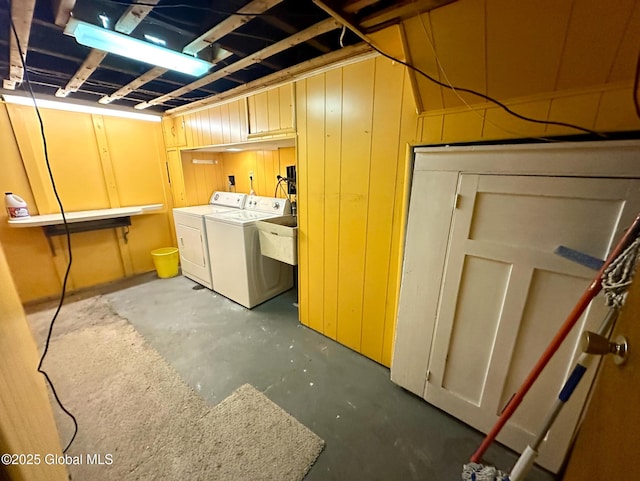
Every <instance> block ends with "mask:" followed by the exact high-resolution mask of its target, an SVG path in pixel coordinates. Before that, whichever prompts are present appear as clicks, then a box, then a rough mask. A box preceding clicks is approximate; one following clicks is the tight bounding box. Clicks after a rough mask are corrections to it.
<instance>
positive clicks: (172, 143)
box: [162, 116, 187, 147]
mask: <svg viewBox="0 0 640 481" xmlns="http://www.w3.org/2000/svg"><path fill="white" fill-rule="evenodd" d="M162 133H163V135H164V143H165V146H166V147H180V146H182V145H185V144H186V143H187V142H186V138H185V132H184V117H182V116H180V117H164V118H163V119H162Z"/></svg>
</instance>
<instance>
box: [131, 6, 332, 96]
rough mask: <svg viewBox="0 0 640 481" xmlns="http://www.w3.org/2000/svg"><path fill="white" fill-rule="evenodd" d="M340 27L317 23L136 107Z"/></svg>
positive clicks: (235, 70) (185, 89)
mask: <svg viewBox="0 0 640 481" xmlns="http://www.w3.org/2000/svg"><path fill="white" fill-rule="evenodd" d="M339 26H340V23H338V22H337V21H336V20H334V19H332V18H329V19H327V20H323V21H322V22H320V23H316V24H315V25H312V26H311V27H309V28H307V29H305V30H302V31H300V32H298V33H296V34H295V35H292V36H290V37H287V38H285V39H284V40H281V41H279V42H277V43H274V44H273V45H270V46H269V47H267V48H263V49H262V50H260V51H258V52H256V53H254V54H251V55H249V56H247V57H245V58H243V59H242V60H239V61H238V62H235V63H233V64H231V65H228V66H227V67H223V68H221V69H220V70H217V71H215V72H213V73H212V74H209V75H207V76H205V77H202V78H201V79H199V80H196V81H195V82H192V83H190V84H188V85H185V86H184V87H182V88H179V89H177V90H174V91H173V92H169V93H168V94H165V95H162V96H160V97H158V98H155V99H152V100H148V101H147V102H143V103H141V104H138V105H136V106H135V108H136V109H146V108H147V107H151V106H152V105H158V104H161V103H163V102H166V101H167V100H170V99H174V98H176V97H179V96H181V95H183V94H186V93H188V92H192V91H193V90H196V89H198V88H200V87H204V86H205V85H208V84H210V83H212V82H215V81H216V80H219V79H221V78H224V77H226V76H227V75H229V74H232V73H234V72H237V71H238V70H242V69H244V68H247V67H249V66H250V65H253V64H256V63H260V62H262V61H263V60H264V59H266V58H269V57H271V56H273V55H276V54H277V53H280V52H283V51H284V50H287V49H289V48H291V47H294V46H296V45H298V44H301V43H304V42H307V41H308V40H309V39H312V38H314V37H317V36H318V35H322V34H324V33H327V32H330V31H331V30H335V29H336V28H338V27H339Z"/></svg>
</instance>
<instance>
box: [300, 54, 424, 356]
mask: <svg viewBox="0 0 640 481" xmlns="http://www.w3.org/2000/svg"><path fill="white" fill-rule="evenodd" d="M296 119H297V130H298V187H299V210H298V212H299V221H298V222H299V290H300V292H299V300H300V320H301V322H302V323H304V324H305V325H308V326H309V327H311V328H312V329H315V330H317V331H319V332H322V333H323V334H325V335H326V336H328V337H330V338H332V339H335V340H337V341H338V342H340V343H342V344H344V345H346V346H348V347H350V348H352V349H354V350H356V351H358V352H360V353H362V354H364V355H365V356H368V357H370V358H371V359H374V360H376V361H378V362H380V363H383V364H386V365H389V364H390V361H391V347H392V343H393V331H394V326H395V312H396V307H397V292H398V286H399V277H398V268H399V265H400V262H401V260H400V251H401V243H402V241H401V237H402V230H403V225H404V199H405V174H406V170H407V150H406V149H407V143H408V142H410V141H411V140H412V136H413V135H414V133H415V123H416V118H415V106H414V103H413V99H412V94H411V90H410V87H409V81H408V77H406V75H405V72H404V69H403V68H402V67H401V66H400V65H397V64H392V63H391V62H390V61H388V60H386V59H384V58H381V57H380V58H376V59H370V60H367V61H364V62H359V63H355V64H352V65H348V66H345V67H342V68H337V69H334V70H330V71H328V72H326V73H322V74H318V75H316V76H312V77H310V78H308V79H305V80H301V81H298V82H296Z"/></svg>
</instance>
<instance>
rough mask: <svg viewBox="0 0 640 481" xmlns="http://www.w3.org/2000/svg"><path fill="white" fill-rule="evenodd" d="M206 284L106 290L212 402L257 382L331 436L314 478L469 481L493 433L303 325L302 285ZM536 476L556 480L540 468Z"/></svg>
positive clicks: (160, 282) (490, 458) (494, 451)
mask: <svg viewBox="0 0 640 481" xmlns="http://www.w3.org/2000/svg"><path fill="white" fill-rule="evenodd" d="M198 287H200V286H198V285H197V284H196V283H194V282H192V281H191V280H189V279H187V278H185V277H182V276H179V277H175V278H172V279H157V278H155V275H153V276H151V275H149V276H143V277H141V278H138V279H137V280H136V281H134V282H131V281H129V282H125V283H124V284H120V285H114V286H111V288H110V289H108V291H106V292H103V294H104V295H105V297H106V298H107V299H108V301H109V303H110V304H111V306H112V307H113V308H114V310H115V311H116V312H117V313H118V314H119V315H121V316H122V317H125V318H126V319H128V320H129V321H130V322H131V324H133V325H134V326H135V328H136V329H137V330H138V331H139V332H140V333H141V334H142V336H144V337H145V338H146V339H147V341H148V342H149V343H150V344H151V345H152V346H153V347H154V348H155V349H156V350H157V351H158V352H159V353H160V355H162V356H163V357H164V358H165V359H166V360H167V362H168V363H169V364H171V365H172V366H173V367H174V368H175V369H176V370H177V371H178V373H179V374H180V375H181V376H182V377H183V378H184V380H185V381H186V382H187V383H188V384H189V385H191V386H192V387H193V388H194V389H195V390H196V391H197V392H199V393H200V395H201V396H202V397H203V398H204V399H205V400H207V401H208V402H210V403H212V404H216V403H218V402H220V401H222V400H223V399H224V398H225V397H227V396H228V395H229V394H230V393H231V392H232V391H233V390H235V389H236V388H238V387H239V386H241V385H242V384H244V383H250V384H252V385H253V386H254V387H256V388H257V389H259V390H261V391H263V392H264V393H265V394H266V395H267V396H268V397H269V398H270V399H271V400H273V401H274V402H275V403H277V404H278V405H280V406H281V407H282V408H283V409H284V410H286V411H287V412H289V413H291V414H292V415H293V416H294V417H296V418H297V419H298V420H299V421H300V422H302V423H303V424H305V425H306V426H308V427H309V428H311V429H312V430H313V431H314V432H316V433H317V434H318V435H319V436H320V437H322V438H323V439H324V440H325V441H326V448H325V450H324V451H323V453H322V454H321V455H320V457H319V459H318V461H317V462H316V464H315V465H314V466H313V467H312V469H311V471H310V472H309V473H308V475H307V477H306V478H305V479H306V480H308V481H319V480H322V481H332V480H335V481H338V480H339V481H347V480H358V481H367V480H389V481H395V480H429V481H441V480H458V479H460V475H461V468H462V465H463V464H464V463H465V462H467V461H468V458H469V456H470V455H471V453H473V451H475V449H476V448H477V446H478V445H479V443H480V442H481V440H482V437H483V436H482V435H481V434H480V433H478V432H477V431H475V430H473V429H471V428H469V427H468V426H466V425H465V424H463V423H461V422H459V421H458V420H456V419H454V418H452V417H451V416H449V415H447V414H445V413H443V412H442V411H440V410H438V409H436V408H434V407H432V406H430V405H429V404H428V403H426V402H425V401H423V400H421V399H419V398H418V397H416V396H414V395H412V394H410V393H408V392H407V391H405V390H403V389H402V388H400V387H398V386H397V385H395V384H393V383H392V382H391V381H390V380H389V370H388V369H387V368H385V367H383V366H381V365H379V364H377V363H375V362H373V361H370V360H369V359H367V358H365V357H363V356H361V355H359V354H357V353H355V352H353V351H351V350H350V349H348V348H346V347H344V346H341V345H340V344H337V343H336V342H334V341H332V340H330V339H328V338H326V337H324V336H323V335H321V334H318V333H317V332H315V331H313V330H311V329H308V328H306V327H304V326H302V325H301V324H300V323H299V322H298V314H297V308H296V307H295V305H294V302H295V301H296V292H295V290H291V291H289V292H287V293H284V294H282V295H280V296H278V297H276V298H274V299H272V300H270V301H268V302H266V303H264V304H262V305H260V306H258V307H256V308H254V309H253V310H247V309H245V308H244V307H241V306H239V305H238V304H235V303H234V302H232V301H230V300H228V299H226V298H224V297H222V296H220V295H218V294H216V293H214V292H212V291H209V290H207V289H197V288H198ZM194 288H195V289H194ZM85 297H86V296H85ZM70 300H72V299H70ZM485 459H486V462H487V463H488V464H493V465H495V466H498V467H499V468H502V469H506V470H508V469H509V468H510V467H511V466H512V465H513V463H514V462H515V460H516V459H517V454H515V453H513V452H511V451H509V450H507V449H504V448H502V447H501V446H499V445H494V446H492V447H491V448H490V449H489V451H488V453H487V456H486V457H485ZM529 479H530V480H531V481H549V480H551V479H554V477H553V476H552V475H551V474H549V473H547V472H545V471H543V470H539V469H535V470H534V471H533V472H532V473H531V475H530V478H529Z"/></svg>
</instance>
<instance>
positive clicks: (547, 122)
mask: <svg viewBox="0 0 640 481" xmlns="http://www.w3.org/2000/svg"><path fill="white" fill-rule="evenodd" d="M321 8H322V7H321ZM346 26H348V27H349V28H350V29H351V30H354V32H355V33H356V35H358V37H360V39H361V40H362V41H363V42H364V43H366V44H367V45H369V47H371V48H372V49H373V50H375V51H376V52H378V53H379V54H380V55H382V56H383V57H385V58H388V59H389V60H391V61H392V62H397V63H399V64H400V65H404V66H405V67H407V68H409V69H411V70H413V71H415V72H417V73H419V74H420V75H422V76H423V77H425V78H426V79H427V80H429V81H430V82H432V83H434V84H436V85H439V86H440V87H444V88H447V89H450V90H453V91H454V92H457V91H458V92H465V93H468V94H471V95H475V96H477V97H480V98H481V99H484V100H486V101H487V102H491V103H493V104H495V105H497V106H498V107H500V108H501V109H503V110H504V111H505V112H507V113H508V114H510V115H513V116H514V117H516V118H519V119H520V120H524V121H526V122H533V123H536V124H544V125H558V126H560V127H569V128H571V129H576V130H580V131H582V132H586V133H588V134H591V135H595V136H598V137H606V135H604V134H603V133H601V132H596V131H595V130H591V129H587V128H585V127H581V126H579V125H575V124H570V123H567V122H556V121H554V120H539V119H534V118H531V117H526V116H524V115H521V114H519V113H517V112H514V111H513V110H511V109H510V108H509V107H507V106H506V105H505V104H503V103H502V102H500V101H499V100H497V99H494V98H493V97H490V96H488V95H485V94H483V93H481V92H478V91H476V90H473V89H468V88H464V87H456V86H454V85H449V84H447V83H445V82H441V81H440V80H438V79H436V78H434V77H432V76H431V75H429V74H428V73H427V72H425V71H424V70H422V69H420V68H418V67H416V66H415V65H412V64H410V63H408V62H404V61H403V60H400V59H399V58H396V57H394V56H392V55H389V54H388V53H386V52H384V51H382V50H380V49H379V48H378V47H376V46H375V45H374V44H373V43H371V42H370V41H369V40H368V39H367V37H366V35H365V34H363V33H361V32H359V31H358V30H357V29H356V28H355V27H353V26H350V25H346Z"/></svg>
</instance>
